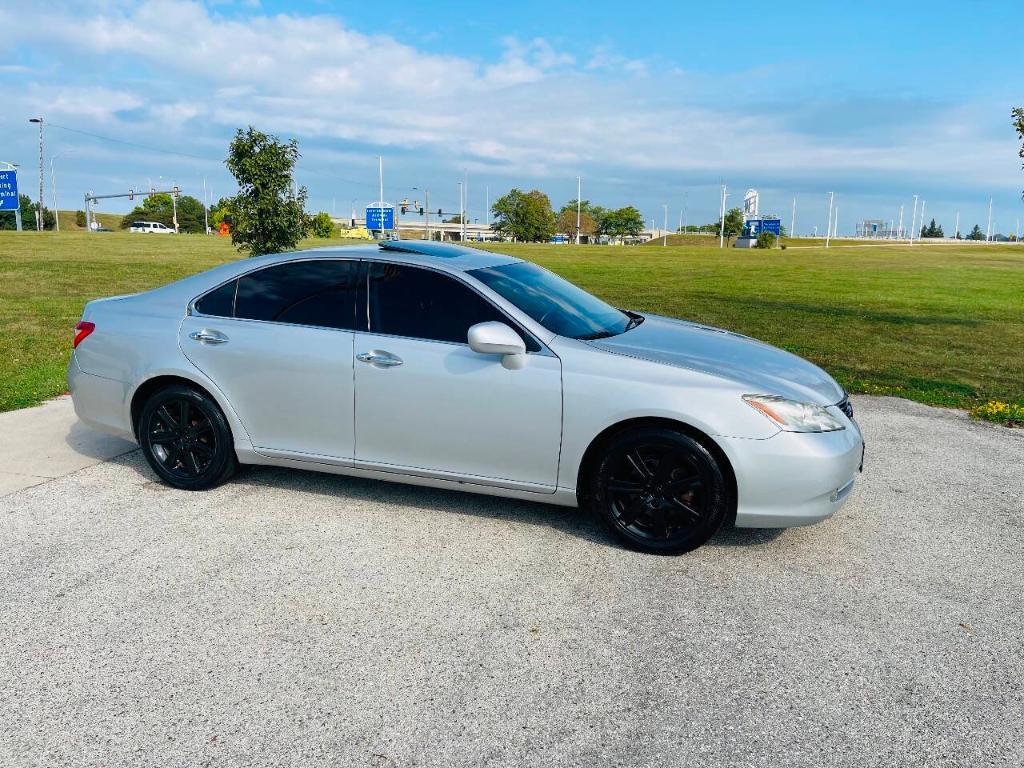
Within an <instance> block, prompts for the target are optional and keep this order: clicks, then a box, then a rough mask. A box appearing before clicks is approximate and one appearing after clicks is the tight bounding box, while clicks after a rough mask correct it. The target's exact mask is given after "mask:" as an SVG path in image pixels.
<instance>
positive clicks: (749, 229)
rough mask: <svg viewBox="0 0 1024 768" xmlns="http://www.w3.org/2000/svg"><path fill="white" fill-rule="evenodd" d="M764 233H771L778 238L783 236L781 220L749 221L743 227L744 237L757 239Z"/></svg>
mask: <svg viewBox="0 0 1024 768" xmlns="http://www.w3.org/2000/svg"><path fill="white" fill-rule="evenodd" d="M762 232H771V233H772V234H773V235H775V236H776V237H779V236H781V234H782V222H781V221H780V220H779V219H769V218H764V219H747V223H746V225H744V227H743V236H744V237H757V236H758V235H759V234H761V233H762Z"/></svg>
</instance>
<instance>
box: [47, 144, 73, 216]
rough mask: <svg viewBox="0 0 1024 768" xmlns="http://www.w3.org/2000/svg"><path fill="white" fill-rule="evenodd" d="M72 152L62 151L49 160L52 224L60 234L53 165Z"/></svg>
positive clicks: (55, 175)
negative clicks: (58, 159)
mask: <svg viewBox="0 0 1024 768" xmlns="http://www.w3.org/2000/svg"><path fill="white" fill-rule="evenodd" d="M72 151H74V150H70V149H64V150H61V151H60V152H58V153H57V154H56V155H54V156H53V157H51V158H50V195H51V197H53V223H54V228H55V229H56V231H57V232H60V207H59V205H58V203H57V173H56V171H55V170H54V167H53V163H54V161H55V160H56V159H57V158H58V157H60V156H61V155H65V154H67V153H68V152H72Z"/></svg>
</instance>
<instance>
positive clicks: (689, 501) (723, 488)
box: [587, 427, 731, 555]
mask: <svg viewBox="0 0 1024 768" xmlns="http://www.w3.org/2000/svg"><path fill="white" fill-rule="evenodd" d="M588 485H589V488H588V489H587V490H588V493H587V498H588V499H589V500H590V506H591V507H592V508H593V509H594V511H595V512H597V513H598V514H599V515H600V516H601V517H602V518H603V520H604V522H605V523H606V524H607V526H608V528H609V529H610V530H611V532H612V533H614V534H615V536H617V537H618V538H619V540H620V541H622V542H623V543H624V544H625V545H626V546H628V547H630V548H631V549H636V550H639V551H641V552H650V553H653V554H661V555H679V554H682V553H684V552H689V551H691V550H693V549H696V548H697V547H699V546H700V545H701V544H703V543H704V542H706V541H707V540H708V539H710V538H711V537H712V536H713V535H714V534H715V532H716V531H717V530H718V529H719V527H721V525H722V522H723V521H724V520H725V519H726V517H727V516H728V512H729V507H730V503H731V502H730V494H729V486H728V484H727V483H726V480H725V476H724V474H723V472H722V468H721V467H720V466H719V463H718V461H717V460H716V459H715V457H714V456H713V455H712V454H711V452H710V451H709V450H708V449H707V448H706V447H705V446H704V445H702V444H701V443H700V442H698V441H697V440H694V439H693V438H692V437H689V436H688V435H684V434H683V433H681V432H676V431H675V430H672V429H664V428H658V427H647V428H641V429H635V430H630V431H627V432H623V433H621V434H618V435H615V436H614V437H612V438H611V440H610V441H609V442H608V443H607V444H606V445H605V447H604V452H603V454H602V455H601V457H600V459H599V461H598V462H597V464H596V467H595V469H594V471H593V472H592V473H591V477H590V479H589V483H588Z"/></svg>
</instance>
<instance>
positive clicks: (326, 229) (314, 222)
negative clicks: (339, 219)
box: [309, 211, 334, 237]
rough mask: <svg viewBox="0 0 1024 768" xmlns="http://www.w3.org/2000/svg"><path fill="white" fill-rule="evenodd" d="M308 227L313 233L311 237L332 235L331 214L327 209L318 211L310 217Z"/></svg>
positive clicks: (332, 223)
mask: <svg viewBox="0 0 1024 768" xmlns="http://www.w3.org/2000/svg"><path fill="white" fill-rule="evenodd" d="M309 228H310V230H311V231H312V233H313V237H333V236H334V222H333V221H331V216H330V214H329V213H327V211H320V213H318V214H317V215H316V216H314V217H313V218H311V219H310V220H309Z"/></svg>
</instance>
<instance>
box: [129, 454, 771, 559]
mask: <svg viewBox="0 0 1024 768" xmlns="http://www.w3.org/2000/svg"><path fill="white" fill-rule="evenodd" d="M111 461H113V462H115V463H119V464H122V465H124V466H125V467H130V468H131V469H133V470H135V471H136V472H138V473H139V474H141V475H143V476H144V477H145V478H146V479H147V480H150V481H151V482H153V483H158V484H160V485H163V483H162V481H161V480H160V479H159V478H158V477H157V476H156V475H155V474H154V473H153V471H152V469H150V467H149V465H148V464H147V463H146V461H145V459H144V458H143V457H142V454H141V452H132V453H128V454H125V455H122V456H117V457H116V458H114V459H112V460H111ZM228 486H239V487H242V488H246V489H247V490H248V491H249V492H259V489H261V488H266V489H273V490H278V491H279V490H287V491H295V492H298V493H313V494H317V495H320V496H326V497H329V498H331V499H333V500H335V501H337V502H341V503H344V502H346V501H351V502H353V503H355V504H359V503H364V502H372V503H378V504H389V505H394V506H396V507H402V506H405V507H413V508H415V509H419V510H428V511H431V512H438V513H443V514H458V515H467V516H473V517H478V518H486V519H491V520H507V521H510V522H515V523H522V524H526V525H537V526H545V527H548V528H552V529H555V530H557V531H560V532H562V533H565V534H568V535H570V536H576V537H578V538H581V539H583V540H585V541H588V542H591V543H593V544H599V545H603V546H611V547H621V546H622V545H621V544H620V543H619V542H618V541H617V540H616V539H615V537H614V536H613V535H612V534H611V533H610V532H609V531H608V530H607V529H606V528H605V526H604V524H603V522H602V521H601V520H599V519H597V517H596V516H594V515H592V514H589V513H587V512H584V511H583V510H580V509H577V508H574V507H562V506H557V505H554V504H546V503H544V502H541V501H526V500H521V499H507V498H502V497H499V496H487V495H483V494H477V493H471V492H463V491H454V490H447V489H443V488H430V487H426V486H416V485H407V484H404V483H399V482H388V481H384V480H370V479H365V478H359V477H348V476H345V475H332V474H327V473H323V472H312V471H308V470H301V469H288V468H283V467H264V466H249V467H245V468H244V469H243V470H242V472H241V473H240V474H239V475H237V476H235V477H234V478H233V479H232V480H230V481H229V482H228ZM165 487H166V486H165ZM781 533H782V529H752V528H733V527H732V526H731V525H730V526H727V527H723V528H722V529H721V530H720V531H718V532H717V533H716V534H715V535H714V536H713V537H712V538H711V540H710V541H709V542H708V543H707V545H705V546H756V545H759V544H767V543H769V542H771V541H773V540H774V539H775V538H777V537H778V536H779V535H780V534H781Z"/></svg>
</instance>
